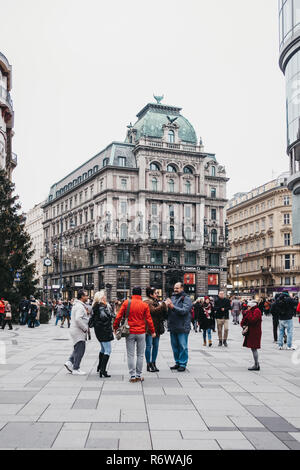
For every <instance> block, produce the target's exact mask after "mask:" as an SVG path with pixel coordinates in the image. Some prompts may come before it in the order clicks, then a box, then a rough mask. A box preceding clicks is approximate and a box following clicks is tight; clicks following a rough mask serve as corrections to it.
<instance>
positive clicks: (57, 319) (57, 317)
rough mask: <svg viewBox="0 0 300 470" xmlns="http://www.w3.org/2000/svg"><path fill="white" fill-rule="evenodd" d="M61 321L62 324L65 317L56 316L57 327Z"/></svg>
mask: <svg viewBox="0 0 300 470" xmlns="http://www.w3.org/2000/svg"><path fill="white" fill-rule="evenodd" d="M59 320H60V321H61V323H62V320H63V317H59V316H58V315H56V320H55V326H56V325H57V323H58V321H59Z"/></svg>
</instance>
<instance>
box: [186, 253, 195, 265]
mask: <svg viewBox="0 0 300 470" xmlns="http://www.w3.org/2000/svg"><path fill="white" fill-rule="evenodd" d="M196 259H197V256H196V251H186V252H185V253H184V264H186V265H187V266H195V265H196Z"/></svg>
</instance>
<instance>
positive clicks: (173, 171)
mask: <svg viewBox="0 0 300 470" xmlns="http://www.w3.org/2000/svg"><path fill="white" fill-rule="evenodd" d="M167 172H168V173H177V170H176V167H175V166H174V165H168V166H167Z"/></svg>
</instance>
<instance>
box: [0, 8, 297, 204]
mask: <svg viewBox="0 0 300 470" xmlns="http://www.w3.org/2000/svg"><path fill="white" fill-rule="evenodd" d="M0 12H1V25H0V51H1V52H2V53H3V54H4V55H6V57H7V58H8V60H9V62H10V63H11V65H12V66H13V89H12V98H13V101H14V109H15V137H14V144H13V150H14V152H15V153H17V155H18V158H19V163H18V167H17V169H16V170H15V172H14V181H15V182H16V185H17V192H18V193H19V194H20V197H21V203H22V206H23V209H24V210H25V211H27V210H28V209H29V208H31V207H33V206H34V205H35V204H37V203H39V202H41V201H42V200H44V199H45V198H46V197H47V195H48V191H49V188H50V186H51V185H52V184H53V183H54V182H55V181H58V180H60V179H61V178H62V177H64V176H65V175H66V174H68V173H69V172H71V171H72V170H73V169H75V168H76V167H77V166H79V165H80V164H82V163H83V162H84V161H86V160H88V159H89V158H91V157H92V156H93V155H95V154H96V153H98V152H99V151H100V150H102V149H103V148H104V147H106V146H107V145H108V144H109V143H110V142H111V141H113V140H119V141H123V140H124V138H125V134H126V126H127V125H128V124H129V122H130V121H132V122H135V121H136V117H135V116H136V114H137V113H138V111H140V110H141V109H142V108H143V107H144V105H145V104H147V103H148V102H153V101H154V99H153V96H152V95H153V93H156V94H164V95H165V100H164V101H163V102H164V103H165V104H171V105H176V106H181V107H182V108H183V111H182V114H183V115H184V116H185V117H187V118H188V119H189V120H190V122H191V123H192V124H193V125H194V127H195V129H196V132H197V136H198V138H199V137H200V135H201V136H202V137H203V140H204V144H205V150H206V151H208V152H212V153H216V155H217V159H218V161H219V163H220V164H223V165H225V166H226V169H227V173H228V176H229V177H230V178H231V181H230V183H229V184H228V196H229V197H231V196H232V195H233V194H234V193H236V192H240V191H248V190H250V189H252V188H253V187H255V186H257V185H260V184H262V183H264V182H266V181H268V180H270V179H272V177H275V176H277V175H278V174H279V173H280V172H282V171H286V170H287V169H288V157H287V156H286V153H285V150H286V127H285V126H286V124H285V81H284V77H283V74H282V73H281V71H280V69H279V66H278V58H279V57H278V56H279V53H278V11H277V1H276V0H214V1H211V0H185V1H183V0H151V1H150V0H147V1H146V0H127V1H125V0H109V1H106V0H105V1H104V0H85V1H84V2H82V0H9V1H7V0H0ZM272 171H273V173H272Z"/></svg>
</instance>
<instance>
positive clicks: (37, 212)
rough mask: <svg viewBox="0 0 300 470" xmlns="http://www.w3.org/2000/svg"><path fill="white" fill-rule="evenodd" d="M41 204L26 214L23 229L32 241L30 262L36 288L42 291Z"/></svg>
mask: <svg viewBox="0 0 300 470" xmlns="http://www.w3.org/2000/svg"><path fill="white" fill-rule="evenodd" d="M42 206H43V203H41V204H37V205H36V206H34V207H33V208H32V209H30V210H29V211H28V212H27V214H26V222H25V229H26V231H27V233H28V234H29V235H30V238H31V241H32V249H33V250H34V255H33V257H32V259H31V260H30V261H31V262H32V263H35V264H36V276H35V278H36V279H38V280H39V283H38V285H37V288H38V289H39V290H43V285H44V282H43V274H44V263H43V260H44V231H43V215H44V213H43V209H42Z"/></svg>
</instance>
